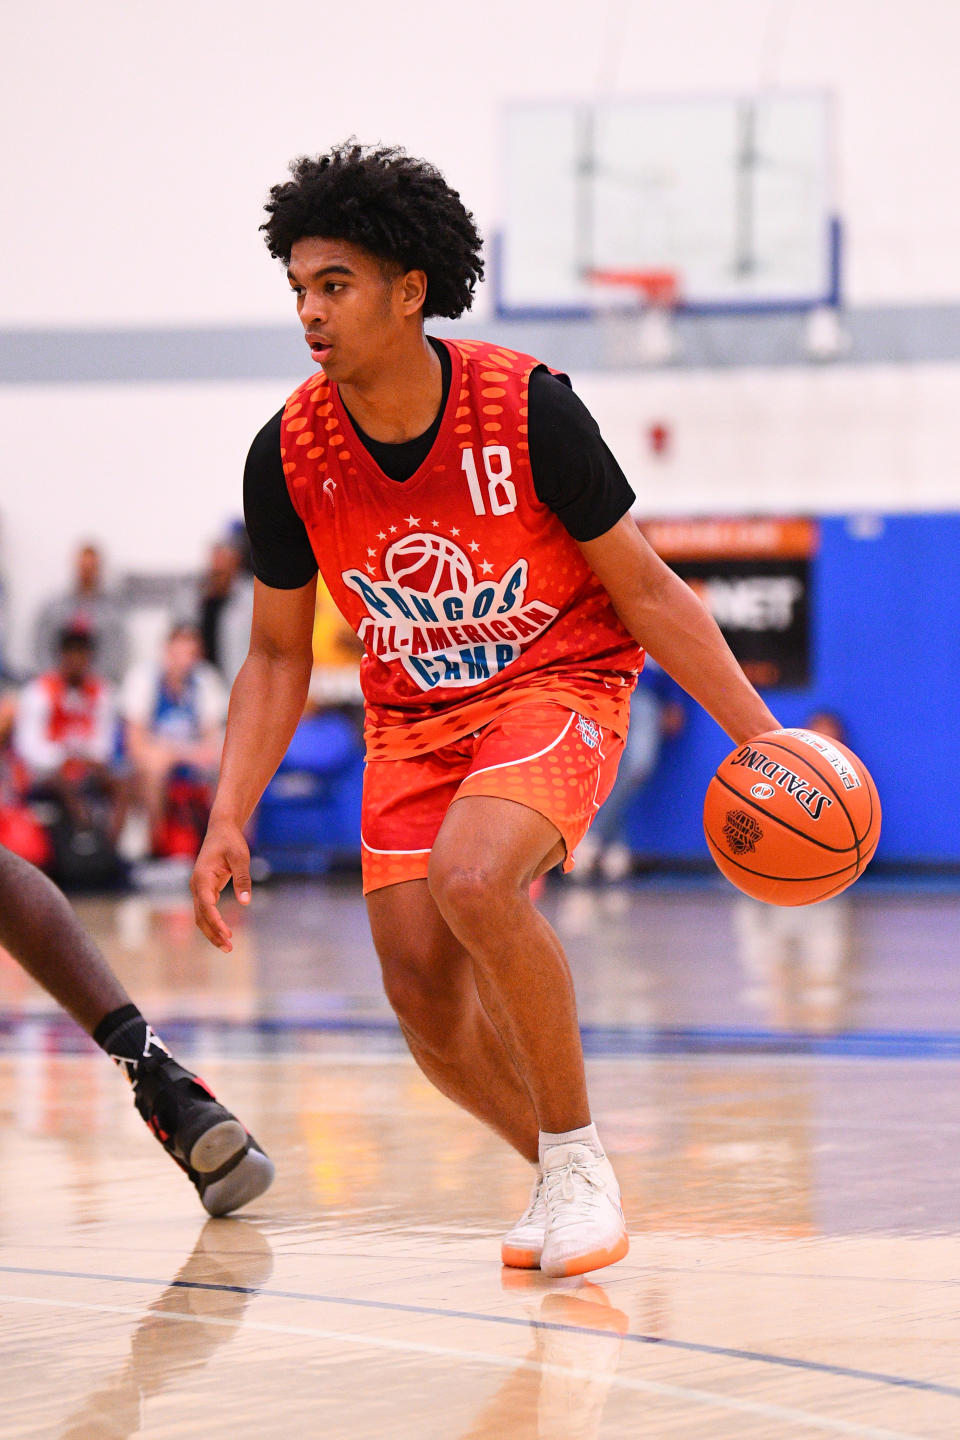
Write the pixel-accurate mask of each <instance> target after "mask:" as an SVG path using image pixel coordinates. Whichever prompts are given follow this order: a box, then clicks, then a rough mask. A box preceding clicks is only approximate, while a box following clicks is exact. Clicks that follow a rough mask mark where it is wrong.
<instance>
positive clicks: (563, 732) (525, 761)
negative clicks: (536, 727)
mask: <svg viewBox="0 0 960 1440" xmlns="http://www.w3.org/2000/svg"><path fill="white" fill-rule="evenodd" d="M576 718H577V712H576V711H575V710H571V711H570V719H569V720H568V721H567V723H566V725H564V727H563V729H562V730H561V731H560V734H559V735H558V736H557V738H556V740H551V741H550V744H549V745H544V747H543V749H542V750H538V751H537V752H536V754H534V755H524V757H523V759H522V760H500V761H498V762H497V764H496V765H483V766H481V768H480V769H479V770H471V771H470V773H469V775H465V776H464V782H466V781H467V780H472V779H473V777H474V776H475V775H486V773H487V771H488V770H506V769H507V768H508V767H509V766H510V765H528V764H529V763H530V761H531V760H539V759H540V756H541V755H546V754H548V753H549V751H551V750H553V749H554V747H555V746H557V745H559V744H560V741H561V740H562V739H563V737H564V735H566V733H567V731H568V730H569V729H570V726H571V725H572V724H573V722H574V720H575V719H576Z"/></svg>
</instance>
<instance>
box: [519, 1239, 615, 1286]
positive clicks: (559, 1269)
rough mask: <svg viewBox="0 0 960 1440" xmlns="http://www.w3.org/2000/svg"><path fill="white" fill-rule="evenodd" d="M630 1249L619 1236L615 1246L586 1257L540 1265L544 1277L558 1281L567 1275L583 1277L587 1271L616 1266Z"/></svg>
mask: <svg viewBox="0 0 960 1440" xmlns="http://www.w3.org/2000/svg"><path fill="white" fill-rule="evenodd" d="M629 1249H630V1241H629V1239H628V1238H627V1236H626V1235H621V1237H620V1239H619V1240H617V1242H616V1244H614V1245H609V1246H607V1248H606V1249H603V1250H591V1251H589V1252H588V1253H587V1254H586V1255H571V1256H569V1257H568V1258H567V1259H566V1260H562V1261H560V1263H559V1264H558V1265H550V1266H546V1265H541V1267H540V1268H541V1269H542V1270H543V1273H544V1275H550V1276H552V1277H553V1278H555V1279H560V1278H562V1277H564V1276H567V1275H585V1274H586V1273H587V1271H588V1270H602V1269H603V1268H604V1266H605V1265H616V1263H617V1261H618V1260H622V1259H623V1257H624V1255H626V1253H627V1251H628V1250H629Z"/></svg>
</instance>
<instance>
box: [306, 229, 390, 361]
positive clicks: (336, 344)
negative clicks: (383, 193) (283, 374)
mask: <svg viewBox="0 0 960 1440" xmlns="http://www.w3.org/2000/svg"><path fill="white" fill-rule="evenodd" d="M287 278H288V280H289V281H290V288H291V289H292V290H293V292H294V294H295V295H296V297H297V314H298V315H299V316H300V321H301V323H302V325H303V328H304V331H305V338H306V341H307V345H308V346H309V348H310V354H311V355H312V356H313V358H314V360H316V361H317V363H318V364H320V365H322V366H323V368H324V371H325V372H326V374H327V375H328V377H329V378H330V379H331V380H333V381H335V382H336V383H338V384H341V385H344V384H352V383H356V382H358V381H362V380H363V379H364V378H368V377H369V376H370V375H371V374H374V373H375V372H376V370H377V368H378V365H379V364H380V363H382V361H383V360H384V359H385V357H386V356H387V355H388V354H389V353H390V351H391V349H392V348H393V347H394V346H395V345H396V344H397V342H398V340H399V338H400V336H401V335H402V334H403V332H404V330H405V326H406V321H407V317H408V315H409V313H411V312H410V305H409V300H408V295H407V292H408V290H409V288H410V287H409V286H407V285H405V283H404V282H405V280H406V277H405V276H404V275H402V274H401V273H399V272H397V273H396V274H395V275H391V274H390V273H389V271H386V270H385V267H384V265H383V263H382V262H381V261H380V260H378V259H377V258H376V257H375V256H373V255H370V254H368V253H367V251H365V250H362V249H361V248H360V247H359V246H357V245H351V244H349V243H348V242H347V241H345V240H327V239H324V238H323V237H321V236H311V237H309V238H307V239H304V240H298V241H297V242H296V244H295V245H294V246H293V249H292V251H291V255H290V264H289V266H288V268H287Z"/></svg>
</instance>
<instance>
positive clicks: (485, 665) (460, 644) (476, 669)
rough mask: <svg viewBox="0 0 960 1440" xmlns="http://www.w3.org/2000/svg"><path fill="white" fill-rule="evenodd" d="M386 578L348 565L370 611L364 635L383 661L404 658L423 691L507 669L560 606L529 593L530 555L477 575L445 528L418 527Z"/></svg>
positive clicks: (350, 581) (388, 558)
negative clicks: (440, 531)
mask: <svg viewBox="0 0 960 1440" xmlns="http://www.w3.org/2000/svg"><path fill="white" fill-rule="evenodd" d="M383 569H384V573H385V575H386V579H385V580H374V579H371V577H370V576H369V575H365V574H364V573H363V571H362V570H344V571H343V582H344V584H345V585H348V586H349V587H350V589H351V590H353V591H355V592H356V594H357V595H359V596H360V598H361V600H362V601H363V603H364V604H365V605H366V607H367V611H368V615H367V618H366V619H364V620H363V621H362V622H361V624H360V626H359V628H358V634H359V636H360V638H361V640H362V641H363V642H364V644H365V645H366V647H367V649H368V650H370V651H372V652H373V654H374V655H376V656H377V657H378V659H380V660H384V661H388V660H400V661H401V662H402V664H403V667H404V669H405V670H406V671H407V673H408V675H411V676H412V677H413V679H414V680H415V681H416V683H417V684H418V685H419V687H420V689H421V690H432V689H433V687H434V686H435V685H456V686H459V687H461V688H464V689H466V688H468V687H469V686H472V685H480V684H482V683H483V681H484V680H489V679H490V677H491V676H492V675H497V674H499V673H500V671H502V670H506V668H507V666H508V665H512V664H513V662H514V661H515V660H517V659H519V657H520V653H521V651H522V649H523V647H524V645H529V644H530V642H531V641H532V640H535V639H536V638H537V636H538V635H541V634H542V633H543V631H544V630H546V628H547V626H548V625H550V624H551V622H552V621H553V620H555V619H556V617H557V614H558V613H559V612H558V611H557V610H555V609H554V607H553V606H552V605H545V604H544V603H543V602H542V601H540V600H531V601H528V600H527V599H526V590H527V562H526V560H516V561H514V563H513V564H512V565H511V566H510V567H509V569H508V570H507V571H506V572H505V573H504V574H503V575H502V576H501V578H500V579H499V580H496V579H494V578H492V570H493V566H492V565H490V564H489V562H488V561H484V562H482V564H481V570H483V569H489V571H490V572H491V578H490V579H484V578H483V577H481V579H480V580H478V579H477V577H476V575H475V573H474V569H473V562H472V561H471V559H470V557H469V555H467V554H466V553H465V552H464V551H463V550H461V549H460V547H459V545H455V544H454V543H453V541H452V540H448V539H447V537H446V536H445V535H430V534H424V533H423V532H421V531H417V530H415V531H413V532H412V533H411V534H409V535H404V536H402V537H401V538H400V539H399V540H396V541H395V542H394V543H393V544H392V545H391V546H390V548H389V549H388V550H387V552H386V554H385V555H384V557H383Z"/></svg>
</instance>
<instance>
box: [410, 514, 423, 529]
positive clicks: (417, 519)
mask: <svg viewBox="0 0 960 1440" xmlns="http://www.w3.org/2000/svg"><path fill="white" fill-rule="evenodd" d="M407 524H408V525H409V526H410V529H411V530H412V529H413V527H414V525H419V524H420V516H419V515H408V516H407Z"/></svg>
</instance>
